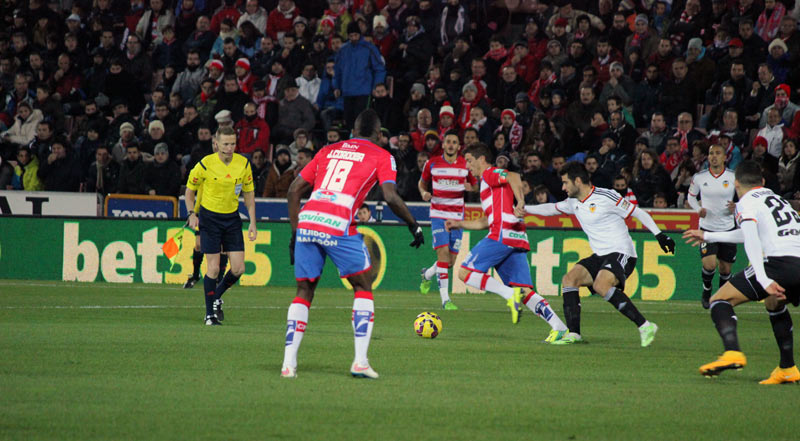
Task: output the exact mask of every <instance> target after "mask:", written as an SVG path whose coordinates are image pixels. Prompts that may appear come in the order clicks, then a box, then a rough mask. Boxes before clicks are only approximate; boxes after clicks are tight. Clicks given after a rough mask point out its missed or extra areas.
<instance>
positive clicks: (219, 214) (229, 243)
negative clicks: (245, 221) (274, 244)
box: [186, 127, 258, 325]
mask: <svg viewBox="0 0 800 441" xmlns="http://www.w3.org/2000/svg"><path fill="white" fill-rule="evenodd" d="M213 142H214V143H215V144H216V145H217V149H218V151H217V153H211V154H210V155H208V156H206V157H205V158H203V159H201V160H200V162H198V163H197V165H195V166H194V168H193V169H192V171H191V173H189V180H188V182H187V183H186V210H188V211H189V227H190V228H193V229H197V228H198V225H199V227H200V232H201V234H202V237H203V240H202V251H203V254H205V255H206V262H207V263H208V265H207V266H208V268H207V270H206V275H205V277H203V285H204V292H205V299H206V318H205V324H206V325H220V324H222V323H220V321H221V320H223V319H224V315H223V312H222V294H224V293H225V291H226V290H227V289H228V288H230V287H231V286H233V284H235V283H236V282H237V281H238V280H239V277H241V275H242V273H244V238H243V237H242V219H241V218H240V217H239V195H243V196H244V203H245V206H246V207H247V214H248V215H249V217H250V227H249V228H248V231H247V233H248V239H250V241H254V240H256V235H257V234H258V231H257V230H256V202H255V195H254V190H255V189H254V186H253V172H252V170H251V168H250V161H249V160H248V159H247V158H245V157H244V156H242V155H240V154H238V153H234V152H233V151H234V150H235V149H236V131H234V130H233V128H231V127H221V128H220V129H219V130H217V133H216V136H215V137H214V138H213ZM200 189H202V192H203V198H202V200H201V201H200V204H199V205H200V206H201V207H202V210H200V214H199V215H198V214H197V212H195V195H196V193H197V192H198V191H199V190H200ZM220 246H222V248H224V249H225V252H227V253H228V258H229V260H230V264H231V269H230V271H228V273H227V274H225V276H224V277H223V278H222V282H220V283H219V284H218V283H217V281H216V279H217V276H218V275H219V267H220Z"/></svg>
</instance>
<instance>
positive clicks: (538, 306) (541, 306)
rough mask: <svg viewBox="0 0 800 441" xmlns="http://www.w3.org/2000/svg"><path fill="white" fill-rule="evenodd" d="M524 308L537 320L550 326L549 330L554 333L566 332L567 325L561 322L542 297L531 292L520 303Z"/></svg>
mask: <svg viewBox="0 0 800 441" xmlns="http://www.w3.org/2000/svg"><path fill="white" fill-rule="evenodd" d="M522 303H524V304H525V306H527V307H528V309H530V310H531V311H533V313H534V314H536V315H538V316H539V318H541V319H542V320H544V321H546V322H547V324H549V325H550V327H551V328H553V330H555V331H566V330H567V325H565V324H564V322H562V321H561V318H560V317H559V316H558V314H556V312H555V311H553V308H551V307H550V303H548V302H547V300H545V299H544V297H542V296H540V295H539V294H536V293H535V292H533V291H531V292H530V293H529V294H528V296H527V297H525V300H523V301H522Z"/></svg>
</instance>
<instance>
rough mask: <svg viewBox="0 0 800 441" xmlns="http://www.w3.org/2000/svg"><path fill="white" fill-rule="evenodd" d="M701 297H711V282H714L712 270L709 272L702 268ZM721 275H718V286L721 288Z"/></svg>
mask: <svg viewBox="0 0 800 441" xmlns="http://www.w3.org/2000/svg"><path fill="white" fill-rule="evenodd" d="M702 274H703V295H704V296H709V295H711V282H712V280H714V270H713V269H712V270H711V271H709V270H707V269H705V268H703V273H702ZM721 276H722V274H720V281H719V283H720V286H722V277H721Z"/></svg>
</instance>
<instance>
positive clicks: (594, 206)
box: [589, 202, 597, 213]
mask: <svg viewBox="0 0 800 441" xmlns="http://www.w3.org/2000/svg"><path fill="white" fill-rule="evenodd" d="M595 210H597V205H596V204H595V203H594V202H592V203H590V204H589V211H590V212H591V213H594V211H595Z"/></svg>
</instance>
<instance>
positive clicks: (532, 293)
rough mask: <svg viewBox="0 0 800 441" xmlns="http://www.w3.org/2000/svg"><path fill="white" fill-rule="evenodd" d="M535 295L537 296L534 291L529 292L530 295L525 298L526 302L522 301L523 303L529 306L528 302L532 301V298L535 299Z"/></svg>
mask: <svg viewBox="0 0 800 441" xmlns="http://www.w3.org/2000/svg"><path fill="white" fill-rule="evenodd" d="M534 294H536V293H535V292H533V291H531V292H529V293H528V295H527V296H525V300H523V301H522V303H524V304H526V305H527V304H528V300H530V299H531V297H533V295H534Z"/></svg>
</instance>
